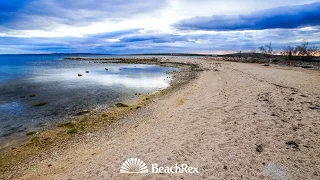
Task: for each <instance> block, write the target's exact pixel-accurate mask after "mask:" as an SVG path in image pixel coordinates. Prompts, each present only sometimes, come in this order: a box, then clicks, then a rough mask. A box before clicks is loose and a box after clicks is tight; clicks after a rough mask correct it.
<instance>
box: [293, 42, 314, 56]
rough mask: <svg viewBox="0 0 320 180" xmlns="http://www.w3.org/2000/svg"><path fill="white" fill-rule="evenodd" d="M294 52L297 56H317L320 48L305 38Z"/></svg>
mask: <svg viewBox="0 0 320 180" xmlns="http://www.w3.org/2000/svg"><path fill="white" fill-rule="evenodd" d="M293 52H294V54H295V55H297V56H315V55H317V53H319V48H318V47H316V46H310V43H309V41H307V40H304V41H303V42H302V43H301V44H300V45H297V46H296V48H295V49H294V51H293Z"/></svg>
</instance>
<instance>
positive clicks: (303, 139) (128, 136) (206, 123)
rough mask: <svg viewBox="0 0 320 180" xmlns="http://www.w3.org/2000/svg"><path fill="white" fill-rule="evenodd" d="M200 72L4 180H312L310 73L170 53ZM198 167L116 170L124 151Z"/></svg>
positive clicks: (316, 103)
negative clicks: (163, 170)
mask: <svg viewBox="0 0 320 180" xmlns="http://www.w3.org/2000/svg"><path fill="white" fill-rule="evenodd" d="M163 61H171V62H183V63H196V64H198V65H199V66H200V68H201V69H202V70H203V71H199V72H198V75H197V78H196V79H193V80H191V81H190V82H189V83H188V84H185V85H182V86H178V87H177V88H175V89H174V90H172V91H170V93H167V94H164V95H162V96H157V97H153V98H152V99H150V102H149V103H148V105H147V106H142V107H141V108H139V109H138V110H136V111H133V112H129V113H128V114H126V115H125V116H124V118H123V119H121V120H119V121H118V122H117V123H115V124H113V125H112V126H108V127H103V126H102V127H100V128H99V129H96V130H95V131H92V132H90V133H87V134H85V135H83V136H78V137H77V136H76V137H74V139H73V140H72V141H71V142H70V143H68V144H63V145H62V146H59V147H57V148H55V149H54V150H52V151H50V152H46V153H43V154H41V155H39V156H37V157H35V158H33V159H32V160H30V161H29V162H24V163H22V164H20V165H19V166H17V167H15V168H13V169H11V170H7V171H6V172H5V173H4V174H3V175H2V176H3V178H5V179H6V178H12V179H181V178H183V179H319V178H320V171H319V169H320V154H319V152H320V135H319V132H320V122H319V119H320V81H319V76H320V71H318V70H305V69H302V68H290V67H284V66H275V65H271V66H269V67H265V66H263V65H260V64H244V63H236V62H219V61H214V60H210V59H207V60H204V59H200V58H192V57H191V58H183V57H176V58H170V59H163ZM131 157H137V158H141V159H142V160H143V161H144V162H146V164H147V165H150V164H151V163H157V164H160V165H162V166H169V165H174V164H175V163H186V164H188V165H191V166H196V167H199V171H200V174H150V173H149V174H120V173H119V170H120V165H121V164H122V163H123V161H125V160H126V159H127V158H131Z"/></svg>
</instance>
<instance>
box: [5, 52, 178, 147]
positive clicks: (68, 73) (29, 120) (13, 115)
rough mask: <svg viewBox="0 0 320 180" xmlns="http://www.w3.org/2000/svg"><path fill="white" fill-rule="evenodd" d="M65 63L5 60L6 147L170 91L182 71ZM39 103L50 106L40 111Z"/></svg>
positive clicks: (39, 58) (44, 58)
mask: <svg viewBox="0 0 320 180" xmlns="http://www.w3.org/2000/svg"><path fill="white" fill-rule="evenodd" d="M64 57H65V56H58V55H0V144H1V141H4V140H5V139H6V138H8V137H11V136H14V135H19V134H20V135H24V134H25V133H26V132H28V131H30V130H35V129H39V128H43V127H46V126H50V125H52V124H54V123H55V122H57V121H60V120H62V119H65V118H68V117H72V116H74V115H75V114H76V113H77V112H79V111H82V110H92V109H99V108H100V109H101V108H102V109H103V108H107V107H108V106H110V105H113V104H114V103H116V102H119V101H122V100H124V99H126V98H132V97H135V94H136V93H141V94H143V93H153V92H156V91H157V90H159V89H163V88H166V87H168V86H169V84H170V81H171V76H170V74H168V72H170V71H174V70H177V69H175V68H169V67H161V66H157V65H133V64H100V63H90V62H88V61H67V60H63V58H64ZM105 68H107V69H108V71H106V70H105ZM86 71H89V73H86ZM78 74H83V76H81V77H79V76H78ZM39 102H46V103H47V104H46V105H44V106H40V107H36V106H34V105H35V104H37V103H39Z"/></svg>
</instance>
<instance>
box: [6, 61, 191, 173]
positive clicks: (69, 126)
mask: <svg viewBox="0 0 320 180" xmlns="http://www.w3.org/2000/svg"><path fill="white" fill-rule="evenodd" d="M116 59H117V58H116ZM65 60H81V61H83V60H87V61H92V62H93V63H122V64H151V65H160V66H167V67H176V68H178V69H179V72H174V78H173V80H172V82H171V84H170V86H169V87H168V88H166V89H162V90H159V91H157V92H155V93H154V94H144V95H140V96H139V97H135V98H133V99H124V100H123V101H122V102H119V103H120V104H123V105H125V106H128V107H125V106H124V107H121V106H119V107H117V105H114V106H110V107H109V108H108V109H107V110H95V111H90V112H86V111H83V114H81V115H79V116H76V117H74V118H71V119H66V120H63V121H61V122H58V123H56V125H54V126H51V127H49V128H47V129H45V130H44V131H41V132H36V131H35V132H34V133H33V132H29V133H32V134H31V135H26V137H25V138H23V139H22V140H18V141H15V142H13V143H11V145H10V146H8V147H7V148H6V149H5V150H2V151H1V152H0V162H1V164H0V172H1V173H2V174H3V175H5V174H6V173H7V172H9V171H11V170H12V169H15V168H19V166H17V165H18V164H20V163H26V162H28V161H31V160H32V159H34V158H36V157H37V156H41V154H45V153H52V152H53V151H56V150H55V149H59V148H60V147H61V146H64V145H65V146H66V145H68V144H69V143H75V142H74V141H77V140H79V139H81V138H82V137H81V136H85V135H86V134H87V133H90V132H92V131H98V130H99V129H101V128H111V127H112V126H114V124H117V123H118V121H121V119H123V118H124V117H125V116H127V115H128V114H132V113H135V111H139V109H140V108H142V107H144V106H147V105H148V103H150V101H152V99H154V98H158V97H160V96H163V95H164V94H167V93H170V92H171V91H174V90H175V89H176V88H179V87H180V86H183V85H185V84H187V83H188V82H189V81H191V80H192V79H194V78H195V77H196V73H195V71H194V70H193V69H194V68H195V67H197V66H196V65H195V64H187V63H174V62H173V63H172V62H161V61H160V60H159V59H157V58H143V59H139V58H138V57H137V58H120V59H118V60H117V61H114V59H110V58H103V59H100V58H81V59H78V58H76V59H73V58H71V59H70V58H66V59H65ZM102 60H103V61H102ZM181 70H182V72H180V71H181ZM79 113H81V112H79ZM4 177H5V176H3V177H2V176H0V178H4Z"/></svg>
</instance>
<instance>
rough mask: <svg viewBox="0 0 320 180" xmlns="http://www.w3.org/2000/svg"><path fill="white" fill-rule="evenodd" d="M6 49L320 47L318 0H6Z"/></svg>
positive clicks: (0, 18) (2, 30) (2, 17)
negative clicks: (269, 44)
mask: <svg viewBox="0 0 320 180" xmlns="http://www.w3.org/2000/svg"><path fill="white" fill-rule="evenodd" d="M0 11H1V13H0V54H11V53H77V52H83V53H112V54H131V53H166V52H179V53H224V52H235V51H240V50H242V51H251V50H257V48H258V47H259V46H261V45H264V44H267V43H269V42H272V44H273V47H274V49H277V50H281V49H283V47H284V46H287V45H292V46H294V45H296V44H298V43H301V42H302V41H303V40H304V39H306V40H309V41H310V42H311V43H312V45H317V46H319V45H320V1H317V0H261V1H257V0H242V1H239V0H157V1H156V0H154V1H151V0H126V1H119V0H96V1H92V0H77V1H75V0H0Z"/></svg>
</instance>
